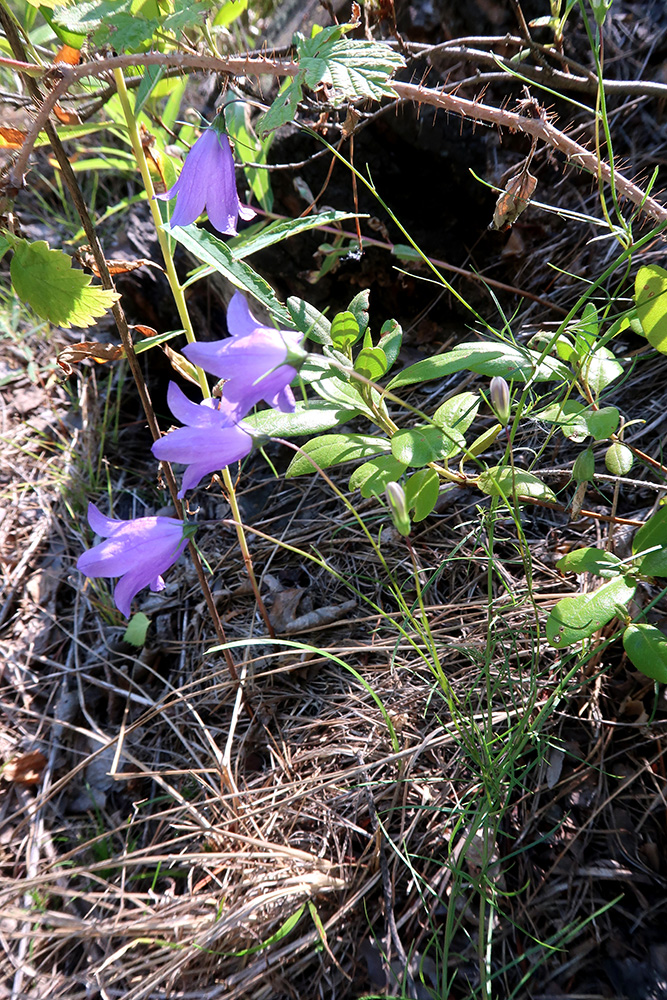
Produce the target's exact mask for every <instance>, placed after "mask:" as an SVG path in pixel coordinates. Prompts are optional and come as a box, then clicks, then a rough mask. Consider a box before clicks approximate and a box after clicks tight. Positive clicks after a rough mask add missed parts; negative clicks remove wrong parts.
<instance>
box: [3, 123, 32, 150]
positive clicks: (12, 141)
mask: <svg viewBox="0 0 667 1000" xmlns="http://www.w3.org/2000/svg"><path fill="white" fill-rule="evenodd" d="M27 134H28V133H27V132H23V131H22V130H21V129H19V128H9V127H8V126H6V125H0V149H20V148H21V146H22V145H23V143H24V142H25V137H26V136H27Z"/></svg>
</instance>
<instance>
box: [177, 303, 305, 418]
mask: <svg viewBox="0 0 667 1000" xmlns="http://www.w3.org/2000/svg"><path fill="white" fill-rule="evenodd" d="M227 328H228V330H229V332H230V334H231V336H230V337H228V338H227V340H218V341H214V342H212V343H208V344H202V343H196V344H188V345H187V347H184V348H183V354H185V356H186V358H187V359H188V361H191V362H192V364H194V365H199V367H200V368H203V369H204V370H205V371H207V372H210V373H211V374H212V375H217V377H218V378H223V379H226V381H225V384H224V387H223V390H222V393H223V398H224V399H225V401H226V402H227V403H229V404H231V405H232V406H233V407H235V409H236V413H237V417H238V419H241V418H243V417H245V416H246V415H247V414H248V412H249V411H250V410H251V409H252V407H253V406H254V405H255V403H259V401H260V400H262V399H263V400H264V401H265V402H266V403H268V405H269V406H273V407H275V408H276V409H278V410H282V412H283V413H291V412H292V411H293V410H294V407H295V402H294V393H293V392H292V390H291V389H290V387H289V384H290V382H291V381H292V380H293V379H294V378H295V376H296V373H297V369H298V368H299V367H300V365H301V363H302V362H303V360H304V359H305V358H306V352H305V351H304V350H303V349H302V348H301V346H300V341H301V334H300V333H298V332H297V331H296V330H275V329H274V328H273V327H270V326H262V325H261V324H260V323H258V322H257V320H256V319H255V317H254V316H253V314H252V313H251V312H250V309H249V308H248V303H247V302H246V300H245V299H244V298H243V296H242V295H241V293H240V292H235V294H234V295H233V296H232V300H231V302H230V303H229V306H228V308H227Z"/></svg>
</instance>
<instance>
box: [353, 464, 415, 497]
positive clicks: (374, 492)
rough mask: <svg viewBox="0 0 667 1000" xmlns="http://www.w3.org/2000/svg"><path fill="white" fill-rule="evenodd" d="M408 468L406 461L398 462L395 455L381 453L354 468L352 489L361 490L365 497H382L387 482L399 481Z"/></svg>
mask: <svg viewBox="0 0 667 1000" xmlns="http://www.w3.org/2000/svg"><path fill="white" fill-rule="evenodd" d="M406 468H407V466H406V465H405V463H404V462H397V461H396V459H395V458H394V457H393V455H380V456H379V457H378V458H372V459H371V460H370V462H364V464H363V465H360V466H359V468H358V469H355V470H354V472H353V473H352V475H351V476H350V483H349V486H350V489H351V490H361V495H362V497H364V498H365V499H368V497H372V496H375V497H380V496H382V494H383V493H384V491H385V488H386V486H387V483H395V482H397V481H398V479H399V478H400V477H401V476H402V474H403V473H404V472H405V470H406Z"/></svg>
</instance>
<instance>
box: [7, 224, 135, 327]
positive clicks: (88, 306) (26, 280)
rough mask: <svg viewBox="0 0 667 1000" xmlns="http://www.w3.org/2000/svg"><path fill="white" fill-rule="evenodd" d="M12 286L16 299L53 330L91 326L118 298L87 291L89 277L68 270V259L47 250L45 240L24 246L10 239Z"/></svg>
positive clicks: (103, 291)
mask: <svg viewBox="0 0 667 1000" xmlns="http://www.w3.org/2000/svg"><path fill="white" fill-rule="evenodd" d="M11 244H12V247H13V249H14V256H13V257H12V263H11V267H10V273H11V277H12V284H13V286H14V290H15V291H16V294H17V295H18V297H19V298H20V299H22V300H23V301H24V302H27V303H28V305H29V306H31V308H32V309H34V311H35V312H36V313H37V315H38V316H41V318H42V319H47V320H49V322H50V323H53V324H54V325H56V326H62V327H65V328H67V329H69V327H71V326H81V327H87V326H92V325H93V324H94V323H95V321H96V319H97V318H99V317H100V316H103V315H104V313H105V312H106V311H107V310H108V309H110V308H111V306H112V305H113V303H114V302H116V301H117V300H118V299H119V298H120V295H119V294H118V292H112V291H108V290H107V289H106V288H100V287H98V286H95V287H94V288H93V287H91V285H90V283H91V281H92V276H91V275H89V274H84V273H83V271H75V270H73V269H72V258H71V257H68V256H67V254H64V253H63V252H62V250H50V249H49V245H48V243H46V241H45V240H39V241H38V242H37V243H28V242H27V240H21V239H15V238H14V237H12V238H11Z"/></svg>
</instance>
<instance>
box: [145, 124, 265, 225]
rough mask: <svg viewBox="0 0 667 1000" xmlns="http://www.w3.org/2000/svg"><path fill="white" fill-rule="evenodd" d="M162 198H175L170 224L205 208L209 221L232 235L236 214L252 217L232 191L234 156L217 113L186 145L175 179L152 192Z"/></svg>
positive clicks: (188, 219)
mask: <svg viewBox="0 0 667 1000" xmlns="http://www.w3.org/2000/svg"><path fill="white" fill-rule="evenodd" d="M155 197H156V198H160V199H161V200H163V201H168V200H169V199H170V198H176V207H175V208H174V211H173V212H172V215H171V220H170V223H169V224H170V226H171V227H172V228H173V227H174V226H189V225H190V223H191V222H195V220H196V219H198V218H199V216H200V215H201V214H202V212H203V211H204V209H206V211H207V212H208V217H209V221H210V223H211V225H212V226H213V227H214V228H215V229H217V231H218V232H219V233H226V234H227V235H228V236H236V224H237V222H238V218H239V215H240V216H241V218H242V219H252V218H254V215H255V213H254V212H253V210H252V209H251V208H248V207H247V206H244V205H241V204H240V202H239V196H238V194H237V191H236V176H235V173H234V157H233V156H232V149H231V146H230V145H229V139H228V138H227V136H226V135H225V132H224V120H223V116H222V115H218V116H217V118H216V119H215V121H214V122H213V124H212V125H210V126H209V128H207V129H206V131H204V132H202V134H201V135H200V136H199V138H198V139H197V141H196V143H195V144H194V146H192V148H191V149H190V152H189V153H188V155H187V157H186V160H185V163H184V164H183V167H182V169H181V173H180V175H179V178H178V180H177V181H176V183H175V184H174V186H173V187H172V188H170V190H169V191H166V192H165V193H164V194H157V195H155Z"/></svg>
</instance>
